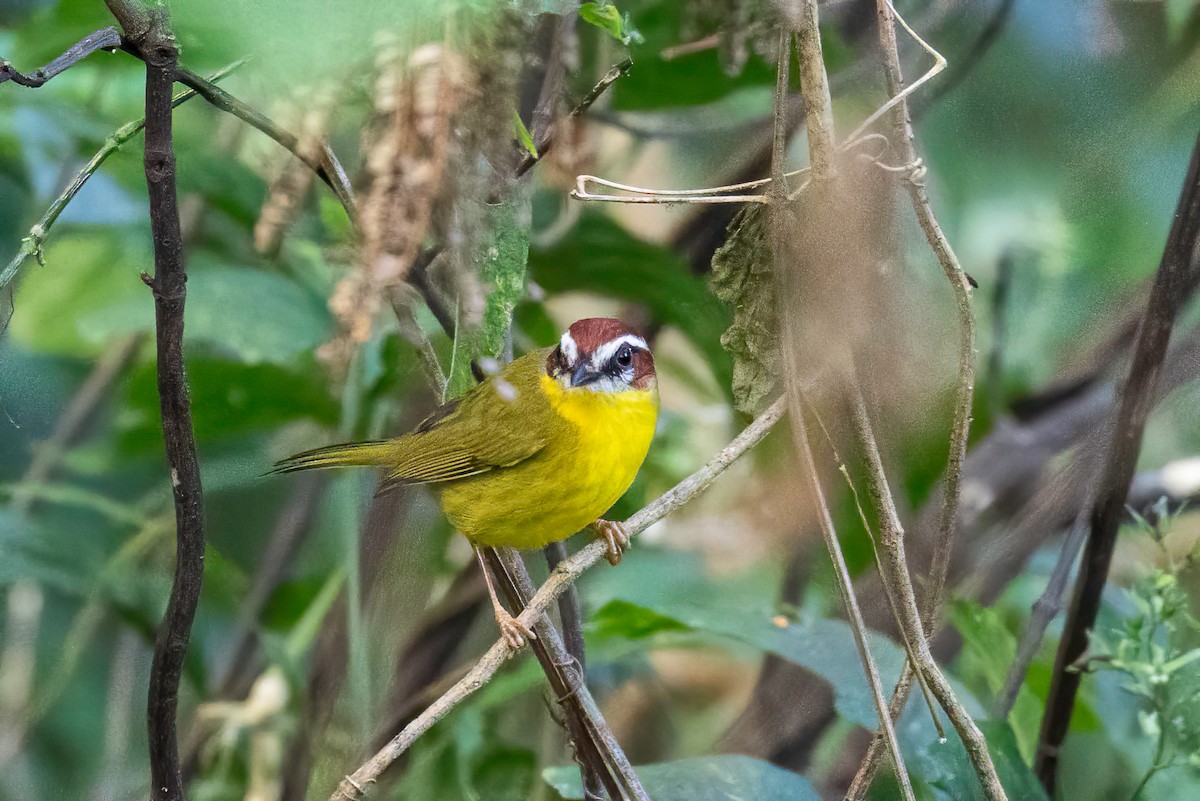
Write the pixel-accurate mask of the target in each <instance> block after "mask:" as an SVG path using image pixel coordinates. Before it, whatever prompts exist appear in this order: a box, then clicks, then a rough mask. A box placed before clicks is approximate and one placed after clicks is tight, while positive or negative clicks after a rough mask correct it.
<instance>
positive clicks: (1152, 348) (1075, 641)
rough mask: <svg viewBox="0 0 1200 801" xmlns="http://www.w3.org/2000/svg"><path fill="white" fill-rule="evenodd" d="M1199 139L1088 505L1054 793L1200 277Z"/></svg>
mask: <svg viewBox="0 0 1200 801" xmlns="http://www.w3.org/2000/svg"><path fill="white" fill-rule="evenodd" d="M1198 240H1200V138H1197V140H1196V147H1195V149H1193V151H1192V159H1191V163H1190V165H1189V167H1188V173H1187V177H1186V179H1185V180H1184V184H1183V191H1182V194H1181V195H1180V198H1179V205H1178V206H1177V207H1176V209H1175V219H1174V222H1173V224H1172V225H1171V232H1170V234H1168V236H1167V244H1166V248H1165V249H1164V251H1163V256H1162V261H1161V262H1160V263H1159V267H1158V273H1157V274H1156V275H1155V278H1154V285H1153V287H1152V288H1151V290H1150V300H1149V301H1148V303H1147V304H1146V311H1145V314H1144V315H1143V316H1142V322H1141V325H1140V326H1139V328H1138V335H1137V341H1136V344H1135V345H1134V352H1133V359H1132V361H1131V362H1130V365H1129V374H1128V377H1127V378H1126V379H1125V385H1124V388H1123V390H1122V393H1121V399H1120V402H1119V404H1118V407H1117V413H1116V421H1115V423H1114V424H1113V427H1112V429H1111V435H1110V436H1111V440H1110V443H1109V448H1108V453H1107V457H1106V459H1105V461H1104V465H1103V469H1102V472H1101V474H1100V481H1099V483H1098V484H1097V491H1096V496H1095V499H1094V501H1093V502H1092V505H1091V508H1090V509H1089V510H1088V527H1089V529H1090V531H1089V534H1088V540H1087V545H1086V547H1085V549H1084V553H1083V561H1082V563H1081V565H1080V572H1079V579H1078V581H1077V582H1076V584H1075V594H1074V597H1073V599H1072V602H1071V608H1070V611H1069V612H1068V614H1067V621H1066V624H1065V628H1064V630H1063V636H1062V639H1061V640H1060V641H1059V648H1058V655H1057V656H1056V658H1055V661H1054V674H1053V678H1052V679H1051V685H1050V694H1049V696H1048V697H1047V698H1046V714H1045V717H1043V719H1042V730H1041V735H1040V737H1039V741H1038V752H1037V761H1036V764H1035V768H1036V770H1037V774H1038V778H1039V779H1040V780H1041V782H1042V785H1043V786H1044V787H1045V788H1046V789H1047V792H1050V793H1053V790H1054V784H1055V776H1056V773H1057V768H1058V751H1059V747H1060V746H1061V745H1062V742H1063V739H1064V738H1065V737H1066V733H1067V728H1068V727H1069V725H1070V722H1071V711H1072V710H1073V709H1074V706H1075V695H1076V693H1077V692H1078V690H1079V682H1080V679H1081V674H1080V672H1079V670H1078V668H1077V663H1078V661H1079V660H1080V658H1082V657H1083V656H1084V654H1085V652H1086V650H1087V644H1088V635H1089V632H1090V631H1091V629H1092V626H1093V625H1094V624H1095V622H1096V614H1097V612H1098V611H1099V609H1100V596H1101V593H1102V592H1103V590H1104V585H1105V583H1106V582H1107V581H1108V568H1109V565H1110V564H1111V562H1112V554H1113V549H1114V548H1115V547H1116V540H1117V528H1118V526H1119V525H1120V523H1121V520H1122V519H1123V517H1124V509H1125V498H1126V495H1127V494H1128V492H1129V485H1130V482H1131V481H1132V480H1133V474H1134V469H1135V468H1136V466H1137V457H1138V452H1139V451H1140V449H1141V444H1142V433H1143V432H1144V430H1145V427H1146V420H1147V418H1148V417H1149V414H1150V411H1151V409H1153V408H1154V402H1155V396H1156V393H1157V389H1158V383H1159V377H1160V374H1161V372H1162V368H1163V363H1164V360H1165V358H1166V355H1167V346H1168V345H1169V344H1170V340H1171V331H1172V330H1173V328H1174V326H1175V318H1176V316H1177V315H1178V313H1179V310H1180V308H1181V307H1182V305H1183V302H1184V300H1185V299H1186V298H1187V297H1189V296H1190V295H1191V293H1192V291H1193V290H1194V288H1195V287H1196V285H1197V283H1200V260H1198V259H1197V257H1196V246H1197V241H1198Z"/></svg>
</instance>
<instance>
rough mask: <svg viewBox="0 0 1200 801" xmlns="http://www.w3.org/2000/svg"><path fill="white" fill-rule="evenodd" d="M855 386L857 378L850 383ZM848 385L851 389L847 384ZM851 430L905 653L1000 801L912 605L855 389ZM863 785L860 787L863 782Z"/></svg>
mask: <svg viewBox="0 0 1200 801" xmlns="http://www.w3.org/2000/svg"><path fill="white" fill-rule="evenodd" d="M854 387H855V388H856V387H857V384H855V385H854ZM852 391H853V390H852ZM852 403H853V410H852V411H853V418H854V435H855V439H856V440H857V442H858V446H859V448H860V449H861V450H862V452H863V455H864V456H866V459H867V467H868V468H869V471H868V474H867V478H868V480H867V488H868V492H869V493H870V495H871V501H872V503H874V505H875V508H876V509H877V510H878V512H879V518H880V521H879V528H880V545H881V546H882V547H881V548H880V552H881V557H882V563H883V571H882V575H881V577H882V578H883V580H884V582H885V584H890V585H891V594H892V595H893V597H894V598H895V600H896V607H897V609H896V611H897V612H899V615H898V616H897V623H898V624H899V625H900V629H901V631H902V632H903V635H904V639H905V640H906V641H907V642H908V643H909V645H910V649H909V653H910V654H911V655H912V658H913V659H914V660H915V662H916V664H914V665H912V669H913V670H915V671H917V672H918V673H919V674H920V676H921V677H922V678H923V679H924V680H925V682H926V684H927V685H928V686H929V689H930V690H931V691H932V692H933V695H934V697H935V698H937V700H938V703H939V704H941V706H942V709H944V710H945V711H946V715H947V716H948V717H949V718H950V722H951V723H952V724H954V728H955V729H956V730H957V731H958V735H959V737H960V738H962V742H963V745H964V746H966V749H967V756H968V757H969V758H970V760H971V762H972V764H973V765H974V767H975V772H976V774H977V775H978V777H979V782H980V784H982V785H983V792H984V795H985V797H987V798H988V799H989V801H1002V800H1003V799H1005V798H1006V797H1007V796H1006V795H1005V793H1004V788H1003V787H1001V785H1000V778H999V776H997V774H996V766H995V765H994V764H993V762H992V757H991V754H989V753H988V749H987V743H986V741H985V740H984V738H983V733H982V732H981V731H980V730H979V727H978V726H977V725H975V721H974V720H972V719H971V716H970V715H968V714H967V712H966V710H965V709H964V708H963V706H962V704H961V703H960V702H959V700H958V698H957V697H956V696H955V694H954V690H953V689H952V688H951V687H950V682H948V681H947V680H946V677H945V675H944V674H943V673H942V671H941V668H939V667H938V664H937V662H936V661H935V660H934V658H933V654H932V653H931V652H930V650H929V639H928V638H927V637H926V635H925V630H924V628H923V627H922V625H921V615H920V612H919V610H918V609H917V601H916V595H915V594H914V593H913V587H912V579H911V578H910V577H909V575H908V560H907V558H906V557H905V555H904V551H905V548H904V528H903V526H902V525H901V523H900V516H899V514H898V513H897V512H896V504H895V500H894V499H893V497H892V492H891V490H890V489H889V488H888V481H887V475H886V473H885V471H884V467H883V459H882V458H881V457H880V455H879V446H878V444H877V443H876V442H875V434H874V432H873V431H872V427H871V420H870V417H869V416H868V414H867V407H866V404H865V402H864V401H863V397H862V393H861V392H858V391H854V395H853V398H852ZM864 789H865V788H864Z"/></svg>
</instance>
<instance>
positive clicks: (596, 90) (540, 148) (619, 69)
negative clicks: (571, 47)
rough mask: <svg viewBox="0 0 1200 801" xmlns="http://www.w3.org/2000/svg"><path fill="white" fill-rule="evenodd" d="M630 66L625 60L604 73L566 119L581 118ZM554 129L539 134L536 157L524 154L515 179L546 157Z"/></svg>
mask: <svg viewBox="0 0 1200 801" xmlns="http://www.w3.org/2000/svg"><path fill="white" fill-rule="evenodd" d="M632 66H633V59H631V58H627V59H625V60H624V61H622V62H621V63H620V64H617V65H616V66H615V67H613V68H612V69H610V70H609V71H608V72H607V73H605V75H604V77H603V78H601V79H600V80H599V81H598V82H597V83H596V85H595V86H593V87H592V88H591V89H589V90H588V92H587V94H585V95H584V96H583V97H581V98H579V101H578V102H577V103H576V104H575V105H574V107H572V109H571V111H570V113H568V114H567V117H566V118H567V119H568V120H570V119H574V118H576V117H579V116H581V115H582V114H583V113H584V112H585V111H587V110H588V109H589V108H591V107H592V104H593V103H595V102H596V101H597V100H599V99H600V96H601V95H603V94H604V93H605V92H606V91H608V87H610V86H612V85H613V84H614V83H616V82H617V81H618V80H620V79H621V78H622V77H624V76H625V75H626V74H627V73H628V72H629V70H630V68H631V67H632ZM555 127H556V126H554V125H550V126H548V127H547V128H546V129H545V130H544V131H540V132H539V135H538V138H537V141H536V145H537V155H536V156H535V155H533V154H532V153H526V154H525V158H523V159H522V160H521V163H520V164H518V165H517V169H516V173H515V175H516V177H517V178H520V177H521V176H522V175H524V174H525V173H527V172H529V171H530V170H531V169H533V166H534V165H535V164H537V163H538V162H539V161H541V160H542V157H543V156H545V155H546V151H547V150H548V149H549V148H550V147H551V145H553V144H554V134H555Z"/></svg>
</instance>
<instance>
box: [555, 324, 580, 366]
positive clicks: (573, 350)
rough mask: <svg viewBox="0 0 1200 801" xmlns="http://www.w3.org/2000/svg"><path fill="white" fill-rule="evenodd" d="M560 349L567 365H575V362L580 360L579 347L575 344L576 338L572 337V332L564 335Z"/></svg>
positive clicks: (560, 342)
mask: <svg viewBox="0 0 1200 801" xmlns="http://www.w3.org/2000/svg"><path fill="white" fill-rule="evenodd" d="M558 347H559V348H560V349H561V350H562V355H563V358H565V359H566V360H567V364H575V360H576V359H578V358H579V346H578V345H576V344H575V337H573V336H571V332H570V331H566V332H564V333H563V335H562V339H561V340H559V342H558Z"/></svg>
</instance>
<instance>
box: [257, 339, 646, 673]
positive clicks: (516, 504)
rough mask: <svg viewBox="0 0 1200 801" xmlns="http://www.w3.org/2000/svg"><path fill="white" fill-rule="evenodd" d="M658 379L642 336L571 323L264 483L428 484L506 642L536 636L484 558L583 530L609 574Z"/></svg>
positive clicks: (284, 465)
mask: <svg viewBox="0 0 1200 801" xmlns="http://www.w3.org/2000/svg"><path fill="white" fill-rule="evenodd" d="M658 409H659V397H658V378H657V376H656V374H655V370H654V356H653V354H652V353H651V352H650V347H649V345H648V344H647V343H646V340H645V338H644V337H642V336H641V335H639V334H638V333H637V332H635V331H634V330H633V329H632V328H630V327H629V326H628V325H626V324H625V323H624V322H622V321H621V320H618V319H615V318H609V317H590V318H585V319H582V320H577V321H575V322H574V323H572V324H571V326H570V327H569V328H568V329H567V330H566V331H565V332H564V333H563V334H562V336H561V338H560V339H559V341H558V343H557V344H556V345H554V346H553V347H548V348H541V349H538V350H534V351H531V352H529V353H526V354H525V355H523V356H521V357H520V358H518V359H515V360H513V361H512V362H510V363H509V364H507V365H505V366H503V367H500V368H499V369H497V370H495V371H493V372H492V373H491V374H490V375H486V374H485V375H483V376H482V380H481V381H480V382H479V383H478V384H476V385H475V386H474V387H473V388H471V389H470V390H469V391H467V392H466V393H464V394H463V395H461V396H460V397H457V398H454V399H452V400H450V401H448V402H446V403H444V404H443V405H441V406H440V407H438V408H437V409H435V410H434V411H433V413H432V414H430V415H429V416H428V417H426V418H425V419H424V420H423V421H421V423H419V424H418V425H417V426H416V428H414V429H413V430H412V431H410V432H408V433H407V434H404V435H402V436H400V437H397V438H394V439H386V440H375V441H369V442H351V443H344V444H340V445H330V446H327V447H322V448H317V449H315V450H309V451H305V452H303V453H298V454H296V455H294V456H291V457H288V458H287V459H283V460H282V461H280V462H278V463H277V464H276V465H275V469H274V470H272V471H271V472H272V473H291V472H294V471H298V470H310V469H318V468H330V467H345V466H376V467H381V468H383V471H384V474H383V478H382V480H381V482H380V485H379V490H378V492H379V493H380V494H382V493H387V492H391V491H393V490H395V489H397V488H399V487H402V486H406V485H414V484H427V485H429V486H430V487H431V488H432V489H433V491H434V493H435V494H436V496H437V498H438V500H439V502H440V504H441V507H442V511H443V512H444V513H445V515H446V518H447V519H448V520H449V521H450V523H451V525H453V526H454V527H455V528H456V529H457V530H458V531H460V532H461V533H462V534H463V535H465V536H466V538H467V539H468V540H469V541H470V542H471V545H472V548H473V550H474V552H475V555H476V558H477V559H479V562H480V567H481V568H482V570H483V576H484V580H485V582H486V583H487V590H488V595H489V597H490V598H491V602H492V608H493V610H494V612H495V615H496V623H497V625H498V626H499V628H500V633H501V635H502V636H503V638H504V639H505V640H506V641H507V642H508V644H509V645H510V646H512V647H513V648H514V649H515V648H519V647H521V646H522V645H523V644H524V642H525V641H526V640H528V639H533V638H534V634H533V632H532V631H531V630H530V629H529V627H527V626H525V625H524V624H523V623H521V622H520V621H519V620H518V619H517V618H516V617H514V616H513V615H512V614H510V613H509V612H508V611H507V610H505V608H504V607H503V605H502V604H501V603H500V600H499V598H498V597H497V594H496V588H495V586H494V585H493V583H492V579H491V577H490V576H489V574H488V570H487V566H486V564H485V563H484V559H483V554H482V552H481V548H485V547H501V546H507V547H513V548H517V549H522V550H527V549H534V548H542V547H544V546H545V545H547V544H549V543H551V542H557V541H559V540H563V539H566V538H567V537H569V536H571V535H572V534H574V533H575V532H577V531H580V530H582V529H584V528H590V529H591V530H592V531H593V532H594V533H595V534H596V535H597V536H599V537H601V538H603V539H604V541H605V544H606V548H605V556H606V558H607V559H608V561H609V562H610V563H612V564H613V565H616V564H617V563H618V562H619V561H620V559H621V555H622V554H623V553H624V552H625V550H626V549H627V548H628V547H629V534H628V531H627V530H626V529H625V527H624V525H622V524H621V523H619V522H616V521H612V520H605V519H604V518H603V517H602V515H603V514H604V513H605V512H606V511H608V510H609V508H611V507H612V505H613V504H614V503H616V502H617V500H618V499H619V498H620V497H621V496H622V495H623V494H624V493H625V491H626V490H627V489H629V487H630V485H631V484H632V483H633V480H634V478H635V477H636V476H637V473H638V470H639V469H640V468H641V465H642V462H643V461H645V458H646V455H647V453H648V451H649V448H650V443H651V440H652V439H653V437H654V431H655V428H656V426H657V421H658Z"/></svg>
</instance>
